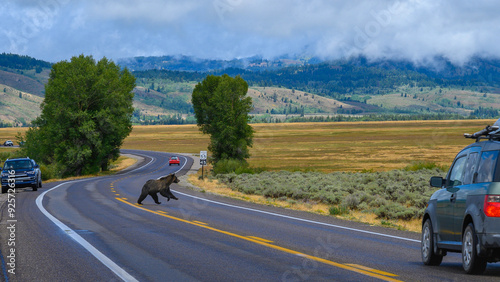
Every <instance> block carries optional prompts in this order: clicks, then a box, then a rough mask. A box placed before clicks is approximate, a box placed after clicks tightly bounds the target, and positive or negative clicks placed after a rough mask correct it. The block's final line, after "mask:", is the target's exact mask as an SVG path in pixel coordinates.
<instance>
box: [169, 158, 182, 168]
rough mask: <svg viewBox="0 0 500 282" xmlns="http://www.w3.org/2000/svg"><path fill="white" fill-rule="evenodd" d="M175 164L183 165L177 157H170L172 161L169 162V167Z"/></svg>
mask: <svg viewBox="0 0 500 282" xmlns="http://www.w3.org/2000/svg"><path fill="white" fill-rule="evenodd" d="M173 164H176V165H181V161H180V160H179V158H178V157H176V156H173V157H170V159H169V160H168V165H169V166H170V165H173Z"/></svg>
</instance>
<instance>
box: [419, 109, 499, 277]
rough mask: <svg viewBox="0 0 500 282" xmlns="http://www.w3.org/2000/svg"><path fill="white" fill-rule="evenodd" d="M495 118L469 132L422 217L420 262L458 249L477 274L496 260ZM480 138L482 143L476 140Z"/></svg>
mask: <svg viewBox="0 0 500 282" xmlns="http://www.w3.org/2000/svg"><path fill="white" fill-rule="evenodd" d="M499 128H500V119H499V120H498V121H497V122H495V124H494V125H493V126H487V127H486V128H485V129H483V130H481V131H479V132H476V133H474V134H465V137H467V138H475V139H476V142H475V143H473V144H471V145H469V146H467V147H465V148H464V149H463V150H461V151H460V152H459V153H458V154H457V156H456V157H455V160H454V161H453V164H452V166H451V168H450V170H449V171H448V174H447V176H446V178H445V179H443V178H442V177H432V178H431V180H430V184H431V186H433V187H439V188H441V189H439V190H438V191H436V192H434V194H433V195H432V196H431V199H430V200H429V203H428V206H427V209H426V210H425V213H424V217H423V220H422V248H421V252H422V261H423V262H424V264H426V265H439V264H441V261H442V260H443V256H445V255H446V254H447V252H461V253H462V266H463V268H464V270H465V271H466V272H467V273H469V274H481V273H483V272H484V271H485V269H486V264H487V263H488V262H498V261H500V166H499V165H498V163H499V162H500V158H499V154H500V129H499ZM482 139H486V141H481V140H482Z"/></svg>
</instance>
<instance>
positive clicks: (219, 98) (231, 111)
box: [192, 74, 254, 163]
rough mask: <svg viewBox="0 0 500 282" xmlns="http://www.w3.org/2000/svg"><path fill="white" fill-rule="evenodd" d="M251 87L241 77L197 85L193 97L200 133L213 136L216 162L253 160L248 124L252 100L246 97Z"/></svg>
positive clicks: (219, 78)
mask: <svg viewBox="0 0 500 282" xmlns="http://www.w3.org/2000/svg"><path fill="white" fill-rule="evenodd" d="M247 92H248V84H247V83H246V82H245V81H244V80H243V79H242V78H241V77H239V76H237V77H235V78H232V77H230V76H228V75H227V74H224V75H222V76H214V75H209V76H207V77H206V78H205V79H204V80H203V81H202V82H200V83H198V84H197V85H196V86H195V88H194V90H193V96H192V102H193V108H194V113H195V116H196V120H197V123H198V126H199V127H200V130H201V131H202V132H203V133H205V134H209V135H210V145H209V147H208V149H209V150H210V151H211V152H212V158H213V162H215V163H217V162H218V161H219V160H222V159H236V160H245V159H246V158H248V157H250V153H249V150H248V147H251V146H252V142H253V140H252V139H253V132H254V131H253V129H252V127H251V126H250V125H249V124H248V122H249V121H250V119H251V117H250V115H249V113H250V111H251V110H252V99H251V98H250V97H246V94H247Z"/></svg>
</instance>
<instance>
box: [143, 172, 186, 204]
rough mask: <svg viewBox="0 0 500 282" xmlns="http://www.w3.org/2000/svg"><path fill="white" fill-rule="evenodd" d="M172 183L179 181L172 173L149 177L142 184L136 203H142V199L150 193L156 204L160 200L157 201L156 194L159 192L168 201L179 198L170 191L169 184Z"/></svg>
mask: <svg viewBox="0 0 500 282" xmlns="http://www.w3.org/2000/svg"><path fill="white" fill-rule="evenodd" d="M172 183H179V178H177V176H175V174H174V173H172V174H169V175H167V176H164V177H162V178H160V179H156V180H155V179H150V180H148V181H147V182H146V184H144V186H142V192H141V195H140V196H139V199H138V200H137V203H138V204H139V205H142V201H144V199H146V197H147V196H148V195H150V196H151V197H152V198H153V200H154V201H155V203H157V204H158V205H159V204H161V202H159V201H158V195H157V193H158V192H159V193H160V194H161V195H162V196H163V197H166V198H167V199H168V200H167V201H170V199H171V198H172V199H174V200H179V199H178V198H177V197H176V196H174V194H172V192H170V184H172Z"/></svg>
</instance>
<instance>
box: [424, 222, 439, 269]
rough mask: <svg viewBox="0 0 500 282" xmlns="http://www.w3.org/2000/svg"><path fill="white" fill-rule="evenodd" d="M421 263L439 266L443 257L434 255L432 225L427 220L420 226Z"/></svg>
mask: <svg viewBox="0 0 500 282" xmlns="http://www.w3.org/2000/svg"><path fill="white" fill-rule="evenodd" d="M421 251H422V261H423V262H424V264H425V265H440V264H441V262H442V261H443V256H441V255H437V254H435V253H434V235H433V230H432V223H431V220H430V219H427V220H426V221H425V222H424V225H422V247H421Z"/></svg>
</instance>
